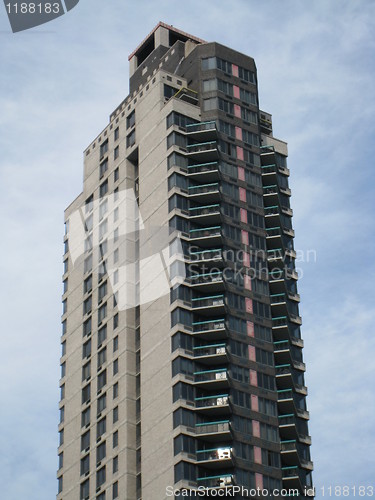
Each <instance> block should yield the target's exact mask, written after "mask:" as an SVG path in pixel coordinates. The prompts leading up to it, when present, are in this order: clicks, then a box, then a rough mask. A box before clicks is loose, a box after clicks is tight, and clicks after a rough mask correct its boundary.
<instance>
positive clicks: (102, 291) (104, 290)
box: [98, 281, 108, 303]
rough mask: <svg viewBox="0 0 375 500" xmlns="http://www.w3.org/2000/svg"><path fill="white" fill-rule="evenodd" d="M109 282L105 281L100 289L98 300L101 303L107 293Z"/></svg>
mask: <svg viewBox="0 0 375 500" xmlns="http://www.w3.org/2000/svg"><path fill="white" fill-rule="evenodd" d="M107 288H108V287H107V282H106V281H104V283H102V284H101V285H100V287H99V291H98V301H99V303H100V302H101V301H102V300H103V299H104V297H105V296H106V295H107Z"/></svg>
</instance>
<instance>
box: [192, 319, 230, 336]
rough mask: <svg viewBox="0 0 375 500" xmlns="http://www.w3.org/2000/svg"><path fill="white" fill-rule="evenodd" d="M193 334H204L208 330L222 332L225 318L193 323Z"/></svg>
mask: <svg viewBox="0 0 375 500" xmlns="http://www.w3.org/2000/svg"><path fill="white" fill-rule="evenodd" d="M192 325H193V332H195V333H196V332H206V331H208V330H223V329H224V328H225V318H217V319H210V320H207V321H193V323H192Z"/></svg>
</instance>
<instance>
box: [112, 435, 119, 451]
mask: <svg viewBox="0 0 375 500" xmlns="http://www.w3.org/2000/svg"><path fill="white" fill-rule="evenodd" d="M112 445H113V448H116V447H117V446H118V431H116V432H114V433H113V442H112Z"/></svg>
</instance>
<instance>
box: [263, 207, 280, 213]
mask: <svg viewBox="0 0 375 500" xmlns="http://www.w3.org/2000/svg"><path fill="white" fill-rule="evenodd" d="M279 214H280V208H279V206H278V205H273V206H272V207H264V215H279Z"/></svg>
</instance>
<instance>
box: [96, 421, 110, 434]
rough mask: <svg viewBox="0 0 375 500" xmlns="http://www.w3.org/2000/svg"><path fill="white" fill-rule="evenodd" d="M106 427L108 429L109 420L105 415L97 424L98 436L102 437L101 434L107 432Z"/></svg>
mask: <svg viewBox="0 0 375 500" xmlns="http://www.w3.org/2000/svg"><path fill="white" fill-rule="evenodd" d="M106 429H107V420H106V417H104V418H102V419H101V420H99V422H98V423H97V424H96V437H97V438H100V436H102V435H103V434H104V433H105V432H106Z"/></svg>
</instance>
